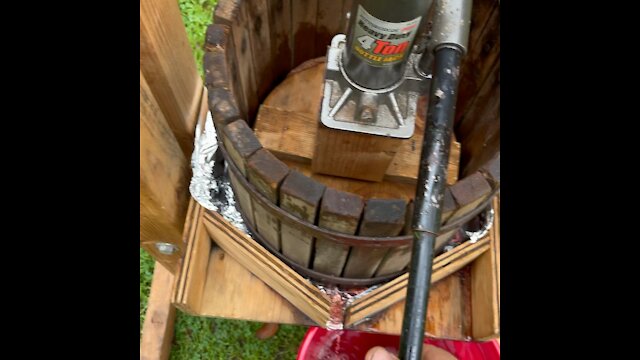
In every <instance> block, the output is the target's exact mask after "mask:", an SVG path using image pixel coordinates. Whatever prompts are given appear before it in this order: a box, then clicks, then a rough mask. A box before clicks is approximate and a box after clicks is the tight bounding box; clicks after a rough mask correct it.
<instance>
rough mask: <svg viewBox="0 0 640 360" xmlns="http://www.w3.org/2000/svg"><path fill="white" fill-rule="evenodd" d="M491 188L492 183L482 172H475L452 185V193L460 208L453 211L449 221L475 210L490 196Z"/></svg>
mask: <svg viewBox="0 0 640 360" xmlns="http://www.w3.org/2000/svg"><path fill="white" fill-rule="evenodd" d="M491 190H492V189H491V185H489V183H488V182H487V180H486V179H485V178H484V176H482V174H480V173H473V174H471V175H470V176H467V177H465V178H464V179H462V180H460V181H458V182H457V183H456V184H455V185H453V186H452V187H451V195H453V198H454V199H455V201H456V203H457V204H458V210H456V211H455V213H453V215H452V216H451V218H450V219H449V222H452V221H455V220H456V219H459V218H461V217H462V216H464V215H466V214H468V213H469V212H470V211H473V210H474V209H475V208H476V207H477V206H478V205H479V204H480V203H481V202H482V201H484V200H485V199H486V198H487V197H488V196H489V194H490V193H491Z"/></svg>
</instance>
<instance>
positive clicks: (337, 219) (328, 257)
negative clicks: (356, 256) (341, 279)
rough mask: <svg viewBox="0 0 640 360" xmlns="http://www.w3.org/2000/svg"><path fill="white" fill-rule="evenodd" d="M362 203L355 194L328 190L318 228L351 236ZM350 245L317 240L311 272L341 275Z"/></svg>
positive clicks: (322, 205)
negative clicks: (312, 270)
mask: <svg viewBox="0 0 640 360" xmlns="http://www.w3.org/2000/svg"><path fill="white" fill-rule="evenodd" d="M363 208H364V200H363V199H362V197H361V196H358V195H356V194H352V193H348V192H344V191H339V190H335V189H332V188H327V189H326V190H325V192H324V195H323V197H322V204H321V206H320V215H319V221H318V226H319V227H321V228H325V229H329V230H333V231H337V232H341V233H345V234H349V235H354V234H355V233H356V231H357V230H358V224H359V222H360V215H361V214H362V210H363ZM348 254H349V246H348V245H343V244H338V243H336V242H333V241H331V240H328V239H323V238H318V239H316V243H315V256H314V260H313V269H314V270H317V271H320V272H323V273H325V274H331V275H334V276H340V275H341V274H342V269H343V267H344V265H345V263H346V261H347V255H348Z"/></svg>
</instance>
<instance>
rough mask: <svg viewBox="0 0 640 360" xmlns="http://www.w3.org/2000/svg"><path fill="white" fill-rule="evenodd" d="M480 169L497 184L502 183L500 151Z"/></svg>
mask: <svg viewBox="0 0 640 360" xmlns="http://www.w3.org/2000/svg"><path fill="white" fill-rule="evenodd" d="M480 171H481V172H483V173H484V174H485V176H487V177H488V178H490V179H492V180H493V181H494V182H495V183H496V184H499V183H500V152H497V153H496V154H495V155H493V158H491V160H489V161H488V162H487V163H486V164H484V165H483V166H482V167H481V168H480Z"/></svg>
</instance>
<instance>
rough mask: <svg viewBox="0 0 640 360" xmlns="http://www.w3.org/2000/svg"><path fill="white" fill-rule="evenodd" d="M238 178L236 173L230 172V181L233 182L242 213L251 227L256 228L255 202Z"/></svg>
mask: <svg viewBox="0 0 640 360" xmlns="http://www.w3.org/2000/svg"><path fill="white" fill-rule="evenodd" d="M236 176H237V175H236V173H234V172H233V171H229V180H230V182H231V186H232V187H233V193H234V195H235V199H236V201H237V202H238V204H239V205H240V209H239V210H240V211H241V212H242V215H244V219H245V220H246V221H247V222H248V223H249V225H251V226H255V220H254V212H253V201H252V200H251V195H249V192H247V190H246V189H245V188H244V187H243V186H242V184H241V183H240V181H239V180H238V178H237V177H236Z"/></svg>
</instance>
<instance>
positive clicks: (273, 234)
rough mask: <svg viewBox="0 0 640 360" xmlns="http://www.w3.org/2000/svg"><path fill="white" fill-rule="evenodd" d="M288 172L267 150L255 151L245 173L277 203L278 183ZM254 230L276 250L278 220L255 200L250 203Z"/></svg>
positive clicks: (278, 229) (278, 228) (278, 248)
mask: <svg viewBox="0 0 640 360" xmlns="http://www.w3.org/2000/svg"><path fill="white" fill-rule="evenodd" d="M288 173H289V168H288V167H287V165H286V164H284V163H283V162H281V161H280V160H278V159H277V158H276V157H275V156H273V155H272V154H271V153H270V152H269V151H267V150H264V149H260V150H258V151H256V152H255V153H254V154H253V155H252V156H251V158H249V161H248V162H247V174H248V179H249V182H250V183H251V184H253V185H254V186H255V187H256V189H257V190H258V191H259V192H260V193H261V194H262V195H264V196H265V197H266V198H267V199H269V200H271V202H272V203H274V204H276V205H278V202H279V198H280V191H279V188H280V184H281V183H282V181H283V180H284V178H285V177H286V176H287V174H288ZM252 206H253V211H254V219H255V223H256V231H258V233H259V234H260V235H262V237H263V238H264V239H265V240H266V241H268V242H269V243H270V244H271V245H272V246H273V247H274V248H276V249H277V250H278V251H280V249H281V248H282V245H281V244H280V221H279V220H278V219H277V218H276V217H275V216H273V215H271V212H270V211H268V210H267V209H266V208H265V207H264V206H262V205H260V203H258V202H257V201H253V203H252Z"/></svg>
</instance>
